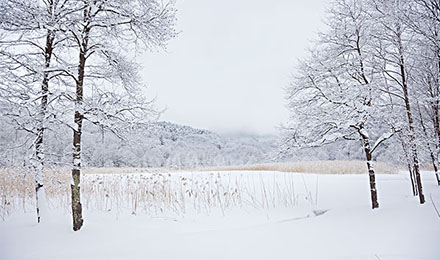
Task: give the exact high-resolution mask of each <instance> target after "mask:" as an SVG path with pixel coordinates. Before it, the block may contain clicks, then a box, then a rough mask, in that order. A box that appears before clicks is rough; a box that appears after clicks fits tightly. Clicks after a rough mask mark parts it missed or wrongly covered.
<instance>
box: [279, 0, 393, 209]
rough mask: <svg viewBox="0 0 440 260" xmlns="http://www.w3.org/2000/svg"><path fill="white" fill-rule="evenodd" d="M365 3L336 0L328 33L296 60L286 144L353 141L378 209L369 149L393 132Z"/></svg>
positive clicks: (306, 145) (288, 98) (329, 18)
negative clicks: (360, 153) (360, 151)
mask: <svg viewBox="0 0 440 260" xmlns="http://www.w3.org/2000/svg"><path fill="white" fill-rule="evenodd" d="M367 8H368V6H367V5H366V4H365V2H364V1H351V0H338V1H334V2H333V5H332V8H331V9H329V17H328V20H327V25H328V27H329V28H330V29H329V31H328V32H326V33H321V34H320V35H319V40H318V41H317V43H316V44H315V45H314V47H313V50H311V51H310V55H309V56H308V57H307V58H306V59H305V60H303V61H302V62H300V65H299V69H298V72H297V73H296V74H295V75H294V79H293V80H292V82H291V84H290V85H289V87H288V88H287V92H288V95H287V101H288V108H289V110H290V114H291V120H290V122H289V125H288V126H287V128H286V130H287V133H286V142H287V144H288V146H290V147H291V146H299V147H319V146H322V145H326V144H329V143H332V142H335V141H338V140H352V141H358V142H359V144H360V145H362V148H363V150H364V154H365V160H366V164H367V168H368V173H369V176H370V192H371V202H372V208H373V209H374V208H377V207H379V203H378V201H377V190H376V181H375V172H374V168H373V153H374V151H375V150H376V149H377V147H378V146H379V145H380V144H381V143H383V142H384V141H385V140H387V139H388V138H390V137H391V136H392V135H393V131H391V130H392V129H391V127H389V126H387V124H386V118H385V117H384V115H385V114H384V111H383V104H384V95H383V93H382V92H381V91H380V87H379V86H380V84H381V77H380V73H379V71H378V70H377V69H376V66H375V63H376V60H375V58H374V56H373V55H372V43H371V41H372V38H371V37H370V35H371V30H372V26H373V22H372V21H371V18H370V16H369V15H368V13H367V12H366V9H367Z"/></svg>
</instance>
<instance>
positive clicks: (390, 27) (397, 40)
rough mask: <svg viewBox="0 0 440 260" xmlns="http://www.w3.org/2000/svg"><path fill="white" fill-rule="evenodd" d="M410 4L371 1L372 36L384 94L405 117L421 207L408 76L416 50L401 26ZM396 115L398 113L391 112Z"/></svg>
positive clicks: (410, 34)
mask: <svg viewBox="0 0 440 260" xmlns="http://www.w3.org/2000/svg"><path fill="white" fill-rule="evenodd" d="M409 2H410V1H373V3H372V4H373V7H374V9H373V10H374V12H372V16H373V18H374V19H375V20H376V21H377V23H376V26H375V28H376V32H375V33H374V34H373V35H372V36H373V37H374V38H375V42H376V58H377V59H378V61H380V63H381V70H382V72H383V75H384V78H385V80H386V84H385V85H386V89H385V91H386V93H388V94H390V95H391V96H392V97H393V98H394V99H395V100H396V101H395V102H397V103H400V104H402V106H403V110H402V112H403V113H404V114H405V117H406V121H407V122H406V127H405V128H403V129H405V130H406V132H407V134H406V136H407V137H408V140H407V141H408V149H409V154H410V157H411V161H412V169H413V171H414V175H415V182H416V185H417V189H418V196H419V200H420V203H421V204H423V203H424V202H425V197H424V195H423V188H422V182H421V177H420V160H419V153H418V150H417V136H416V135H417V133H416V122H415V120H414V118H415V114H414V111H415V110H414V108H413V104H412V102H411V95H412V91H414V90H415V86H414V82H413V81H411V75H410V74H411V72H412V69H413V68H414V66H415V56H414V54H415V53H416V52H415V48H417V45H415V44H414V41H413V37H414V35H413V32H412V31H411V30H409V28H408V26H406V24H405V23H404V22H403V20H404V17H405V15H404V14H405V11H406V10H407V8H408V3H409ZM394 112H397V111H394Z"/></svg>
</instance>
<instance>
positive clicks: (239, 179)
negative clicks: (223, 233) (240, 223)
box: [0, 171, 315, 219]
mask: <svg viewBox="0 0 440 260" xmlns="http://www.w3.org/2000/svg"><path fill="white" fill-rule="evenodd" d="M275 175H276V176H275ZM275 175H274V176H272V175H267V174H240V173H236V172H234V173H219V172H216V173H215V172H203V173H197V172H193V173H184V172H182V173H177V172H175V173H160V172H156V173H138V174H83V175H82V181H81V196H82V204H83V208H84V209H86V210H96V211H111V212H116V213H117V214H122V213H131V214H147V215H154V216H157V215H161V214H165V215H170V214H172V215H183V214H187V213H190V212H191V213H198V214H210V213H211V212H212V211H220V212H222V213H223V214H225V213H226V212H227V211H228V210H231V209H234V208H243V207H245V208H249V207H251V208H256V209H269V208H273V207H289V208H290V207H294V206H295V205H297V203H298V202H299V201H301V202H303V201H305V202H306V203H314V201H315V200H314V199H313V198H312V196H311V194H312V193H308V194H303V193H301V192H300V193H298V192H296V190H295V189H298V187H296V186H298V185H300V184H296V180H295V176H294V175H292V174H288V173H277V174H275ZM46 180H47V182H46V185H45V189H46V197H47V200H48V203H49V208H62V209H64V210H65V211H66V212H68V211H70V176H69V174H68V173H67V172H66V171H60V172H55V171H50V172H46ZM304 184H305V183H304ZM301 185H302V184H301ZM0 190H1V192H0V193H1V198H2V199H1V203H2V204H1V207H0V216H1V218H3V219H5V218H6V217H7V216H8V215H10V214H11V213H13V212H15V211H17V210H23V211H33V210H34V179H33V178H32V177H31V175H29V174H25V175H23V174H19V173H17V172H16V171H2V172H1V173H0Z"/></svg>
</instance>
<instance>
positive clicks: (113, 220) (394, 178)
mask: <svg viewBox="0 0 440 260" xmlns="http://www.w3.org/2000/svg"><path fill="white" fill-rule="evenodd" d="M422 178H423V182H424V190H425V196H426V198H427V203H426V204H424V205H419V204H418V199H417V198H416V197H413V196H412V192H411V189H410V183H409V180H408V177H407V175H406V174H405V173H400V174H378V175H377V185H378V196H379V203H380V208H379V209H377V210H371V208H370V200H369V184H368V176H367V175H364V174H362V175H361V174H356V175H354V174H353V175H330V174H320V175H316V174H299V173H279V172H243V171H235V172H221V173H218V172H200V173H191V172H182V173H180V172H175V173H171V174H169V175H168V174H152V173H146V174H133V175H130V174H124V175H117V174H111V175H110V174H102V175H99V174H93V175H92V174H90V175H85V176H84V177H83V184H82V186H81V187H82V189H83V194H82V196H83V197H82V200H83V207H84V219H85V224H84V227H83V228H82V229H81V230H80V231H79V232H73V231H72V228H71V217H70V213H69V205H68V199H69V196H68V195H69V194H68V189H65V188H64V186H67V185H64V186H63V188H60V189H59V190H56V189H55V190H54V189H52V190H49V189H48V197H49V202H50V203H49V207H50V216H47V217H46V221H45V223H42V224H36V223H35V213H34V211H33V209H32V198H31V197H30V198H24V199H23V198H18V195H17V194H15V193H14V192H15V191H14V190H8V191H7V192H5V194H7V196H8V200H9V203H10V205H9V208H6V207H4V208H3V212H2V214H3V218H4V220H1V219H0V259H2V260H20V259H32V260H39V259H45V260H46V259H62V260H70V259H106V260H110V259H170V260H171V259H172V260H175V259H191V260H195V259H203V260H205V259H240V260H243V259H252V260H255V259H337V260H342V259H359V260H364V259H365V260H369V259H371V260H373V259H375V260H378V259H380V260H397V259H402V260H406V259H408V260H410V259H411V260H438V259H440V217H439V216H438V215H437V213H436V211H435V209H434V207H433V203H432V201H434V203H435V204H436V205H437V208H439V207H440V187H437V186H436V182H435V181H434V175H433V174H432V173H431V172H424V173H423V175H422ZM58 183H62V181H61V182H58ZM14 196H15V198H14Z"/></svg>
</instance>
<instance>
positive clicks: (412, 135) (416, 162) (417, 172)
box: [399, 37, 425, 204]
mask: <svg viewBox="0 0 440 260" xmlns="http://www.w3.org/2000/svg"><path fill="white" fill-rule="evenodd" d="M399 54H400V76H401V79H402V82H401V83H402V84H401V86H402V91H403V97H404V101H405V109H406V116H407V119H408V137H409V149H410V152H411V157H412V163H413V169H414V175H415V177H416V183H417V190H418V193H419V200H420V204H423V203H425V196H424V195H423V188H422V180H421V178H420V165H419V156H418V153H417V144H416V138H415V131H414V120H413V116H412V111H411V105H410V102H409V94H408V83H407V81H406V73H405V60H404V58H403V47H402V43H401V40H400V37H399Z"/></svg>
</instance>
